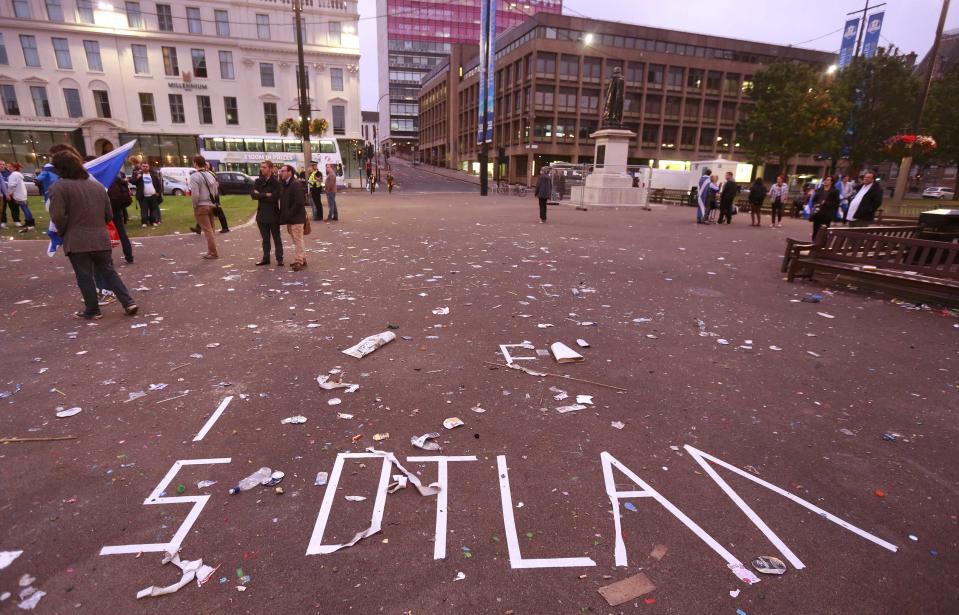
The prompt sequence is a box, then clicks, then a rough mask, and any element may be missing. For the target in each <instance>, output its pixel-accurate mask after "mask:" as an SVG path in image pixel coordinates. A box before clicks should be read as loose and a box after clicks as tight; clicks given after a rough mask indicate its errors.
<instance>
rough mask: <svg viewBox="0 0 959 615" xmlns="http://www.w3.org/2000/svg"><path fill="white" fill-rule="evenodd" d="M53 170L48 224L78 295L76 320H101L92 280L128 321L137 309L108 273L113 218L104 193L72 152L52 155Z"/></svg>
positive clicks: (116, 278) (115, 277)
mask: <svg viewBox="0 0 959 615" xmlns="http://www.w3.org/2000/svg"><path fill="white" fill-rule="evenodd" d="M53 167H54V169H55V170H56V173H57V175H59V176H60V179H59V181H57V182H56V183H55V184H54V185H53V186H51V188H50V192H49V194H50V219H51V220H52V221H53V223H54V224H55V225H56V227H57V231H58V232H59V233H60V236H61V237H62V238H63V251H64V252H65V253H66V255H67V257H68V258H69V259H70V264H71V265H72V266H73V272H74V274H76V278H77V286H78V287H79V289H80V294H82V295H83V304H84V310H83V311H82V312H77V313H76V316H77V317H78V318H83V319H86V320H94V319H99V318H102V316H103V314H102V313H101V312H100V305H99V298H98V295H97V284H96V281H95V279H96V278H99V279H100V280H102V284H103V285H104V286H106V287H107V290H111V291H113V293H114V294H115V295H116V297H117V299H119V300H120V304H121V305H122V306H123V310H124V311H125V312H126V313H127V315H129V316H133V315H134V314H136V313H137V309H138V308H137V305H136V303H134V301H133V297H131V296H130V292H129V291H128V290H127V287H126V285H124V283H123V280H121V279H120V276H119V274H117V272H116V270H115V269H114V268H113V250H112V247H111V245H110V235H109V234H108V233H107V229H106V223H107V222H110V221H111V220H112V219H113V212H112V210H111V207H110V199H109V197H107V193H106V191H104V189H103V186H101V185H100V184H99V183H98V182H96V181H95V180H92V179H91V178H90V175H89V174H88V173H87V170H86V169H84V168H83V161H82V160H80V158H78V157H77V156H76V155H75V154H73V152H70V151H60V152H57V153H56V154H54V155H53Z"/></svg>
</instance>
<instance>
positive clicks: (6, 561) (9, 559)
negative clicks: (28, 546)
mask: <svg viewBox="0 0 959 615" xmlns="http://www.w3.org/2000/svg"><path fill="white" fill-rule="evenodd" d="M21 555H23V551H0V570H3V569H4V568H6V567H7V566H9V565H10V564H12V563H13V560H15V559H17V558H18V557H20V556H21Z"/></svg>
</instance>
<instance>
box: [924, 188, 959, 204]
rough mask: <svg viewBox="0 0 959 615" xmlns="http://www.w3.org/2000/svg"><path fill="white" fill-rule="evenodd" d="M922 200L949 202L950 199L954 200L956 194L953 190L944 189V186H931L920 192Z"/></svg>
mask: <svg viewBox="0 0 959 615" xmlns="http://www.w3.org/2000/svg"><path fill="white" fill-rule="evenodd" d="M922 198H924V199H939V200H940V201H942V200H949V201H951V200H952V199H954V198H956V192H955V190H952V189H950V188H946V187H945V186H933V187H930V188H926V189H925V190H923V191H922Z"/></svg>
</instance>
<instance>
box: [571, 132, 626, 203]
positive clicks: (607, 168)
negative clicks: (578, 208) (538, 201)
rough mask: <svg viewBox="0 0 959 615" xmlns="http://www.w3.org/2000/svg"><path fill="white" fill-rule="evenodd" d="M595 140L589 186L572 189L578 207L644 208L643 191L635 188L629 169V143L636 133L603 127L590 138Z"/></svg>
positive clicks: (587, 180)
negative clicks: (627, 163) (627, 167)
mask: <svg viewBox="0 0 959 615" xmlns="http://www.w3.org/2000/svg"><path fill="white" fill-rule="evenodd" d="M589 136H590V137H591V138H593V139H596V149H595V156H594V158H593V161H594V165H595V166H594V169H593V172H592V173H590V174H589V175H588V176H587V177H586V185H584V186H576V187H574V188H573V192H572V196H571V197H570V200H571V201H572V202H573V203H574V204H576V205H593V206H603V205H605V206H613V207H628V206H632V207H641V206H644V205H645V202H644V201H645V199H644V198H643V191H641V190H640V189H639V188H634V187H633V178H632V176H630V175H629V173H628V172H627V170H626V162H627V159H628V158H629V141H630V139H632V138H633V137H635V136H636V133H635V132H633V131H631V130H626V129H624V128H602V129H600V130H597V131H596V132H594V133H593V134H591V135H589Z"/></svg>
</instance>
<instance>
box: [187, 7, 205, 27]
mask: <svg viewBox="0 0 959 615" xmlns="http://www.w3.org/2000/svg"><path fill="white" fill-rule="evenodd" d="M186 29H187V30H188V31H189V32H190V34H203V22H202V21H201V20H200V9H198V8H197V7H195V6H188V7H186Z"/></svg>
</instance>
